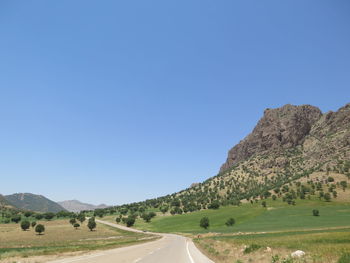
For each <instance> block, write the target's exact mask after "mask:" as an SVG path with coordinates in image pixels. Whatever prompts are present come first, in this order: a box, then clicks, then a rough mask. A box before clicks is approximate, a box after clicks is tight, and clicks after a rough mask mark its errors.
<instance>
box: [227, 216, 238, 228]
mask: <svg viewBox="0 0 350 263" xmlns="http://www.w3.org/2000/svg"><path fill="white" fill-rule="evenodd" d="M235 223H236V221H235V219H234V218H232V217H231V218H229V219H227V221H226V223H225V225H227V226H233V225H234V224H235Z"/></svg>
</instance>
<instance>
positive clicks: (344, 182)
mask: <svg viewBox="0 0 350 263" xmlns="http://www.w3.org/2000/svg"><path fill="white" fill-rule="evenodd" d="M340 185H341V187H342V188H343V191H345V189H346V188H347V187H348V183H347V182H346V181H341V182H340Z"/></svg>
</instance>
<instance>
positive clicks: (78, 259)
mask: <svg viewBox="0 0 350 263" xmlns="http://www.w3.org/2000/svg"><path fill="white" fill-rule="evenodd" d="M103 255H104V254H103V253H101V254H96V255H91V256H82V257H79V258H75V259H74V258H73V259H68V260H66V259H64V260H63V261H57V262H59V263H70V262H75V261H80V260H84V259H90V258H95V257H99V256H103Z"/></svg>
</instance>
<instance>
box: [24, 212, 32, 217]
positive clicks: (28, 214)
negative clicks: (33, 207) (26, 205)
mask: <svg viewBox="0 0 350 263" xmlns="http://www.w3.org/2000/svg"><path fill="white" fill-rule="evenodd" d="M32 214H33V212H31V211H26V212H25V213H24V216H25V217H30V216H31V215H32Z"/></svg>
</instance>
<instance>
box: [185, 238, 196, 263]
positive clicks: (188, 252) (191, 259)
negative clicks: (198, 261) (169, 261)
mask: <svg viewBox="0 0 350 263" xmlns="http://www.w3.org/2000/svg"><path fill="white" fill-rule="evenodd" d="M188 243H189V242H188V240H186V249H187V254H188V257H189V258H190V261H191V263H194V260H193V258H192V256H191V253H190V250H189V249H188Z"/></svg>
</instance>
